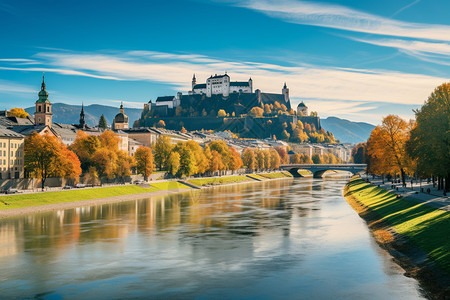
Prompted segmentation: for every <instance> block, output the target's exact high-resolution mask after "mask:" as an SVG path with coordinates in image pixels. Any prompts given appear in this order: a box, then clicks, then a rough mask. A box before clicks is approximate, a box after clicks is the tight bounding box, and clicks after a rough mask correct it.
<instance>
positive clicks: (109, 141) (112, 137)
mask: <svg viewBox="0 0 450 300" xmlns="http://www.w3.org/2000/svg"><path fill="white" fill-rule="evenodd" d="M98 138H99V140H100V144H101V145H102V147H105V148H107V149H109V150H111V151H114V152H117V151H118V150H119V142H120V138H119V137H118V136H117V134H115V133H114V131H112V130H106V131H104V132H102V134H100V135H99V137H98Z"/></svg>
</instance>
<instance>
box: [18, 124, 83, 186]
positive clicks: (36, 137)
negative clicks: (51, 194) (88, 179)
mask: <svg viewBox="0 0 450 300" xmlns="http://www.w3.org/2000/svg"><path fill="white" fill-rule="evenodd" d="M24 155H25V169H26V171H27V172H28V173H29V174H31V175H32V176H35V177H37V178H39V179H41V188H42V190H44V186H45V181H46V179H47V178H50V177H64V178H73V179H75V180H76V179H77V178H78V176H79V175H80V174H81V168H80V161H79V160H78V157H77V156H76V155H75V153H73V152H72V151H70V150H69V149H67V147H66V145H64V144H63V143H62V142H61V141H59V140H58V139H57V138H56V137H54V136H51V135H48V134H46V135H40V134H38V133H33V134H32V135H31V136H29V137H28V138H26V139H25V151H24Z"/></svg>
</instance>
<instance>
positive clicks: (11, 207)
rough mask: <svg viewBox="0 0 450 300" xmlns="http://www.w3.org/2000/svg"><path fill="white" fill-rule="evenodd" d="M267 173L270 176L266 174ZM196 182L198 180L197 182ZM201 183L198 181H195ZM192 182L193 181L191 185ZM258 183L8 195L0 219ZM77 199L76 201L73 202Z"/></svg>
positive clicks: (227, 180) (224, 180) (1, 201)
mask: <svg viewBox="0 0 450 300" xmlns="http://www.w3.org/2000/svg"><path fill="white" fill-rule="evenodd" d="M268 174H270V175H268ZM260 175H265V176H268V177H267V178H268V179H271V178H269V177H272V179H279V178H288V177H290V176H289V175H287V174H286V172H278V173H262V174H260ZM196 180H197V181H196ZM198 180H200V181H198ZM192 181H194V182H195V183H194V182H192ZM249 182H258V180H256V179H252V178H250V177H247V176H239V175H236V176H224V177H209V178H201V179H190V180H186V184H184V183H183V182H178V181H162V182H152V183H149V184H144V185H140V186H137V185H125V186H114V187H96V188H84V189H76V190H67V191H57V192H42V193H30V194H22V195H20V194H18V195H8V196H2V197H0V219H1V218H6V217H12V216H18V215H25V214H30V213H38V212H45V211H52V210H60V209H69V208H75V207H80V206H91V205H100V204H106V203H114V202H123V201H130V200H137V199H142V198H148V197H155V196H165V195H169V194H175V193H182V192H187V191H192V190H195V188H194V187H193V186H192V185H191V184H192V183H194V185H197V186H198V187H197V188H206V187H209V186H222V185H229V184H237V183H249ZM74 199H76V200H74Z"/></svg>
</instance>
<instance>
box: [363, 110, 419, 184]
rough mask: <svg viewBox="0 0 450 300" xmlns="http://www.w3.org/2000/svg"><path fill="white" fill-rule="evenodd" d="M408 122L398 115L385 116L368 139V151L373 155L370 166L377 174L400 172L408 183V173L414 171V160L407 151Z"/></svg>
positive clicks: (403, 179)
mask: <svg viewBox="0 0 450 300" xmlns="http://www.w3.org/2000/svg"><path fill="white" fill-rule="evenodd" d="M409 131H410V126H409V124H408V122H406V121H405V120H403V119H402V118H400V117H399V116H396V115H389V116H387V117H385V118H384V119H383V121H382V123H381V125H379V126H377V127H375V129H373V130H372V133H371V134H370V137H369V140H368V141H367V153H368V154H369V155H370V157H371V162H370V167H371V171H372V172H373V173H375V174H379V175H381V174H391V175H394V174H400V175H401V178H402V182H403V184H406V178H405V176H406V173H407V172H411V171H413V170H412V169H413V166H412V161H411V159H410V158H409V157H408V155H407V153H406V142H407V141H408V139H409Z"/></svg>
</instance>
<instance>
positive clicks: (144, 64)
mask: <svg viewBox="0 0 450 300" xmlns="http://www.w3.org/2000/svg"><path fill="white" fill-rule="evenodd" d="M449 11H450V1H448V0H396V1H387V0H379V1H359V0H339V1H338V0H334V1H299V0H235V1H233V0H229V1H228V0H217V1H206V0H192V1H187V0H185V1H181V0H176V1H152V0H150V1H134V0H129V1H92V0H91V1H83V0H78V1H71V0H67V1H58V0H48V1H17V0H2V1H1V2H0V28H1V30H0V37H1V41H2V43H1V45H2V47H1V49H0V109H4V108H7V109H10V108H12V107H29V106H33V105H34V101H35V100H36V99H37V93H38V91H39V88H40V83H41V77H42V72H44V71H45V74H46V75H45V76H46V83H47V89H48V91H49V93H50V100H51V101H52V102H53V103H56V102H64V103H68V104H81V102H84V104H92V103H99V104H105V105H119V102H120V101H124V104H125V107H137V108H141V107H142V106H143V104H144V103H145V102H147V101H148V100H149V99H155V98H156V97H158V96H163V95H175V94H176V92H178V91H182V92H187V91H188V90H189V88H190V83H191V78H192V74H193V73H195V74H196V75H197V80H198V82H204V81H205V79H206V77H209V76H210V75H211V74H216V73H217V74H219V73H223V72H225V71H227V72H228V74H229V75H230V77H231V80H247V79H248V78H249V77H252V79H253V82H254V86H255V88H259V89H261V90H262V91H265V92H281V88H282V85H283V83H284V82H285V81H286V82H287V85H288V87H289V88H290V93H291V101H292V103H293V104H294V105H296V104H297V103H299V101H302V100H303V101H305V103H306V104H307V105H308V106H309V107H310V109H312V110H315V111H318V113H319V116H321V117H327V116H338V117H342V118H346V119H349V120H353V121H365V122H369V123H372V124H378V123H379V122H380V121H381V118H382V117H383V116H385V115H387V114H390V113H396V114H399V115H400V116H402V117H408V118H411V117H413V112H412V109H415V108H418V107H420V106H421V105H422V104H423V102H424V101H425V100H426V99H427V97H428V96H429V94H430V93H431V92H432V91H433V89H434V88H435V87H436V86H438V85H439V84H441V83H443V82H448V81H450V19H449V18H448V12H449Z"/></svg>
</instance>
